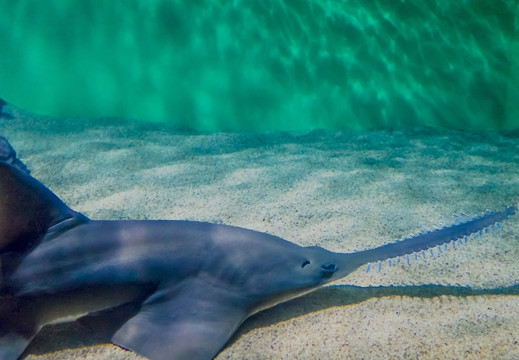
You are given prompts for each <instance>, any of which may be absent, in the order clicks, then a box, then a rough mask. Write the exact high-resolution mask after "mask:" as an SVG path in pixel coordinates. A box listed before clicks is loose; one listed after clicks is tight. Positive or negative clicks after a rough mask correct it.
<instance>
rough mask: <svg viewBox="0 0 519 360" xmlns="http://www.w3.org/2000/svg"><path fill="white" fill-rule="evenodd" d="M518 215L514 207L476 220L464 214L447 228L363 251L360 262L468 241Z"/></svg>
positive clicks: (480, 216)
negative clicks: (457, 241)
mask: <svg viewBox="0 0 519 360" xmlns="http://www.w3.org/2000/svg"><path fill="white" fill-rule="evenodd" d="M516 212H517V208H516V207H515V206H509V207H507V208H506V209H504V210H502V211H499V212H492V211H489V212H486V213H484V214H483V215H478V216H475V217H470V216H468V215H465V214H463V216H457V219H458V221H460V223H458V224H454V225H452V226H444V227H443V228H441V229H435V230H432V231H429V230H428V231H426V232H425V233H420V234H418V235H417V236H413V237H411V238H407V239H404V240H402V241H398V242H395V243H391V244H387V245H383V246H380V247H378V248H374V249H369V250H365V251H361V252H359V253H357V254H358V258H357V262H358V263H359V264H360V265H362V264H369V263H374V262H378V261H382V260H386V259H392V258H396V257H400V256H406V255H409V254H413V253H415V254H416V253H419V252H421V251H425V250H428V249H432V248H434V247H437V246H440V245H443V244H448V243H450V242H453V241H455V240H458V239H460V240H464V241H466V240H467V238H468V237H469V236H470V235H473V234H481V233H483V232H486V231H488V228H491V229H495V228H499V227H500V225H499V222H501V221H503V220H506V219H508V218H510V217H511V216H512V215H514V214H515V213H516ZM453 244H454V243H453ZM440 249H441V248H440ZM407 261H408V258H407ZM368 271H369V266H368Z"/></svg>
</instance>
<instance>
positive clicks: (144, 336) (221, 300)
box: [112, 279, 247, 360]
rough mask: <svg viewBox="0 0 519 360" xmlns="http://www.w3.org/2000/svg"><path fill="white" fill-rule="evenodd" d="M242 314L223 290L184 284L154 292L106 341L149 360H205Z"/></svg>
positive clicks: (241, 309) (228, 335)
mask: <svg viewBox="0 0 519 360" xmlns="http://www.w3.org/2000/svg"><path fill="white" fill-rule="evenodd" d="M246 315H247V314H246V311H245V309H244V307H243V306H240V303H239V301H236V298H233V296H231V295H229V293H228V292H227V291H225V290H223V289H215V288H211V287H209V288H208V286H207V284H204V283H203V282H202V281H200V280H196V279H195V280H189V281H187V280H186V282H185V283H184V284H182V285H181V286H176V287H173V288H167V287H166V288H164V287H163V288H162V289H159V290H157V292H155V293H154V294H153V295H152V296H151V297H150V298H148V299H147V300H146V301H145V302H144V304H143V306H142V308H141V310H140V311H139V313H138V314H137V315H135V316H134V317H133V318H131V319H130V320H129V321H128V322H127V323H126V324H125V325H123V327H122V328H121V329H120V330H119V331H118V332H117V333H116V334H115V335H114V337H113V338H112V341H113V342H114V343H115V344H117V345H120V346H122V347H124V348H127V349H130V350H133V351H135V352H137V353H139V354H141V355H143V356H146V357H148V358H149V359H151V360H183V359H190V360H196V359H203V360H207V359H212V358H213V357H214V356H216V354H217V353H218V351H219V350H220V349H221V348H222V347H223V346H224V345H225V343H226V342H227V341H228V340H229V338H230V337H231V336H232V334H233V333H234V331H235V330H236V329H237V328H238V326H239V325H240V324H241V323H242V321H243V320H244V319H245V318H246Z"/></svg>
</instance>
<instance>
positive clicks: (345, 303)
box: [0, 108, 519, 360]
mask: <svg viewBox="0 0 519 360" xmlns="http://www.w3.org/2000/svg"><path fill="white" fill-rule="evenodd" d="M8 111H10V112H11V113H12V114H13V119H0V130H1V131H0V135H3V136H5V137H7V138H8V139H9V140H10V142H11V143H12V145H13V146H14V148H15V149H16V150H17V152H18V155H19V156H20V157H21V159H22V160H23V161H24V162H25V163H26V164H27V165H28V166H29V168H30V169H31V170H32V175H33V176H34V177H36V178H37V179H39V180H40V181H42V182H43V183H44V184H46V185H47V186H48V187H49V188H50V189H51V190H52V191H54V192H55V193H56V194H57V195H58V196H60V197H61V198H62V199H63V200H64V201H65V202H66V203H67V204H68V205H69V206H70V207H72V208H74V209H75V210H78V211H81V212H83V213H84V214H85V215H87V216H89V217H90V218H92V219H114V220H115V219H188V220H199V221H209V222H215V223H224V224H229V225H236V226H241V227H246V228H250V229H254V230H257V231H263V232H267V233H271V234H275V235H278V236H280V237H283V238H285V239H287V240H290V241H292V242H294V243H297V244H300V245H304V246H309V245H319V246H323V247H325V248H327V249H329V250H332V251H342V252H352V251H357V250H361V249H366V248H371V247H376V246H379V245H382V244H385V243H388V242H392V241H394V240H397V239H401V238H403V237H404V236H408V235H409V234H413V233H418V232H420V231H423V229H424V227H425V228H432V226H434V225H441V224H449V223H450V221H451V219H452V214H453V213H457V212H465V213H467V214H472V215H474V214H478V213H482V212H483V211H485V210H487V209H491V210H501V209H503V208H504V207H505V206H507V205H517V204H518V200H519V197H518V194H519V135H518V134H508V135H502V134H501V135H499V134H481V133H471V132H460V131H448V130H441V131H440V130H434V129H407V130H384V131H373V132H363V133H352V132H349V131H337V132H320V131H314V132H311V133H299V134H294V133H265V134H259V135H258V134H254V135H251V134H245V133H243V134H242V133H217V134H201V133H186V132H179V131H176V130H175V129H165V128H161V127H158V126H154V125H152V124H149V125H143V123H134V122H130V121H128V122H123V121H120V122H116V123H113V122H112V125H106V124H107V123H109V122H108V121H102V120H101V121H95V120H82V121H78V120H77V119H52V118H46V117H38V116H34V115H31V114H27V113H23V112H21V111H19V110H16V109H13V108H9V109H8ZM443 216H444V217H445V218H443ZM518 284H519V216H517V215H516V216H515V217H513V218H511V219H510V220H509V221H506V222H504V223H503V224H502V229H500V230H498V231H495V232H489V233H488V234H484V235H483V236H480V237H477V238H475V239H471V240H470V241H469V242H468V243H467V244H464V245H460V246H458V247H457V250H452V248H451V249H449V250H448V251H444V252H443V253H442V254H435V256H434V257H430V256H427V257H426V258H425V259H423V258H422V257H420V258H419V259H418V260H414V259H413V260H412V261H411V265H410V266H408V265H407V264H395V263H394V262H393V266H391V267H389V266H388V265H387V264H386V263H384V264H383V265H382V269H381V271H380V272H378V271H377V270H375V271H373V270H372V271H370V272H368V273H367V272H366V267H365V266H364V267H362V268H360V269H359V270H357V271H356V272H354V273H351V274H350V275H349V276H348V277H346V278H344V279H343V280H341V281H339V282H337V283H335V284H334V285H333V286H331V287H327V288H324V289H321V290H318V291H316V292H314V293H312V294H309V295H306V296H304V297H301V298H298V299H294V300H292V301H290V302H287V303H284V304H280V305H278V306H276V307H274V308H272V309H269V310H265V311H263V312H260V313H258V314H256V315H254V316H252V317H251V318H250V319H248V320H247V321H246V322H245V323H244V324H243V325H242V326H241V328H240V329H239V330H238V332H237V333H236V335H235V336H234V337H233V338H232V339H231V341H230V342H229V344H227V345H226V346H225V348H224V349H223V350H222V352H221V353H220V354H219V355H218V357H217V359H220V360H223V359H418V358H419V359H442V358H445V359H481V358H494V359H517V358H519V345H518V341H519V286H518ZM23 358H24V359H25V360H51V359H52V360H57V359H90V360H94V359H95V360H108V359H139V358H140V357H139V356H137V355H136V354H134V353H132V352H128V351H125V350H122V349H120V348H118V347H116V346H113V345H110V344H109V338H107V337H106V336H104V335H103V334H98V333H96V331H95V329H91V328H88V327H85V326H83V325H81V324H78V323H77V322H76V323H71V324H59V325H53V326H49V327H46V328H44V329H43V330H42V332H41V333H40V335H38V336H37V337H36V338H35V339H34V341H33V342H32V344H31V345H30V346H29V348H28V350H27V351H26V353H25V354H24V356H23Z"/></svg>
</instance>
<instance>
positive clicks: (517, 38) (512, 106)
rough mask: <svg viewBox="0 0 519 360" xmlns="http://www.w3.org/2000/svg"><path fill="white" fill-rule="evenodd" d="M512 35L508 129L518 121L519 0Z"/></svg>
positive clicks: (507, 108)
mask: <svg viewBox="0 0 519 360" xmlns="http://www.w3.org/2000/svg"><path fill="white" fill-rule="evenodd" d="M515 14H516V16H515V24H514V35H513V37H512V40H511V42H510V55H509V57H510V74H509V75H510V76H509V79H508V91H507V95H508V96H507V104H506V105H507V107H506V124H507V127H508V128H510V129H514V128H515V127H514V125H517V123H518V122H519V1H516V4H515Z"/></svg>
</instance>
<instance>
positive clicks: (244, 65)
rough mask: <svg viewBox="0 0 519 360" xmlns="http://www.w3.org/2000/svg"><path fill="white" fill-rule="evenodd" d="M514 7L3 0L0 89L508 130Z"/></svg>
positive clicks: (272, 0)
mask: <svg viewBox="0 0 519 360" xmlns="http://www.w3.org/2000/svg"><path fill="white" fill-rule="evenodd" d="M518 10H519V6H518V1H517V0H509V1H501V0H486V1H484V0H481V1H477V0H473V1H468V0H466V1H461V0H459V1H452V0H437V1H429V0H427V1H424V0H414V1H403V0H402V1H399V0H376V1H364V0H352V1H346V0H343V1H340V0H321V1H317V0H250V1H240V0H234V1H233V0H197V1H174V0H128V1H112V0H111V1H108V0H106V1H102V0H82V1H70V0H59V1H57V0H56V1H51V0H49V1H41V0H17V1H8V0H0V49H1V56H0V97H3V98H5V99H6V100H7V101H9V102H11V103H13V104H15V105H17V106H19V107H23V108H25V109H28V110H30V111H33V112H37V113H42V114H49V115H57V116H80V117H91V116H96V117H97V116H116V117H125V118H137V119H143V120H146V121H156V122H168V123H170V124H173V125H175V126H178V127H181V128H193V129H196V130H204V131H220V130H250V131H263V130H311V129H314V128H327V129H334V128H352V129H359V130H363V129H371V128H381V127H388V126H389V127H402V126H420V125H426V126H435V127H455V128H464V129H465V128H470V129H474V130H483V129H492V130H496V129H507V130H510V129H517V128H519V85H518V84H519V68H518V67H519V34H518V33H519V19H518V17H519V14H518ZM107 121H109V120H107Z"/></svg>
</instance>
